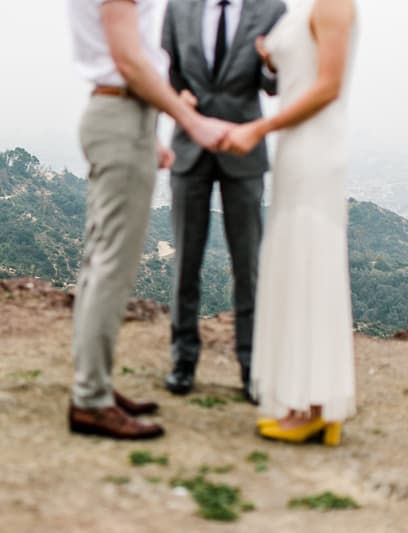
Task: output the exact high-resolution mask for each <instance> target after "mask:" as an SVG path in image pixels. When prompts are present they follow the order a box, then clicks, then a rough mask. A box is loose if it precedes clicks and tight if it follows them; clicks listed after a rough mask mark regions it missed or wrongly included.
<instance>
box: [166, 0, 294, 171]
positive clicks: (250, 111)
mask: <svg viewBox="0 0 408 533" xmlns="http://www.w3.org/2000/svg"><path fill="white" fill-rule="evenodd" d="M204 2H205V0H169V2H168V6H167V11H166V15H165V19H164V26H163V38H162V44H163V48H164V49H165V50H167V52H168V53H169V55H170V60H171V66H170V80H171V83H172V85H173V87H174V88H175V89H176V90H177V91H181V90H183V89H189V90H190V91H191V92H192V93H193V94H194V95H195V96H196V97H197V98H198V102H199V104H198V110H199V111H200V112H201V113H202V114H204V115H206V116H210V117H217V118H220V119H225V120H229V121H232V122H237V123H243V122H248V121H251V120H255V119H257V118H259V117H260V116H261V114H262V113H261V106H260V94H259V91H260V89H264V90H266V91H267V92H268V93H269V94H275V93H276V81H275V80H274V79H272V78H270V77H266V76H264V75H263V71H262V63H261V60H260V58H259V56H258V55H257V53H256V49H255V39H256V38H257V37H258V36H260V35H266V34H267V33H268V32H269V31H270V29H271V28H272V27H273V26H274V24H275V23H276V22H277V21H278V19H279V18H280V17H281V15H282V14H283V13H284V12H285V10H286V6H285V4H284V3H283V2H281V0H244V2H243V7H242V13H241V20H240V23H239V26H238V29H237V33H236V35H235V39H234V42H233V44H232V45H231V47H230V48H229V50H228V53H227V56H226V58H225V60H224V63H223V65H222V67H221V70H220V72H219V74H218V76H217V77H216V78H215V79H213V77H212V74H211V72H210V71H209V68H208V65H207V61H206V59H205V55H204V50H203V45H202V17H203V8H204ZM173 149H174V151H175V153H176V155H177V160H176V163H175V165H174V167H173V171H174V172H176V173H185V172H188V171H189V170H190V169H191V168H192V167H193V166H194V164H195V163H196V161H197V160H198V158H199V157H200V155H201V153H202V148H201V147H200V146H198V145H197V144H195V143H194V142H193V141H192V140H191V138H190V137H189V136H188V135H187V133H186V132H185V131H184V130H182V129H181V128H179V127H176V129H175V133H174V137H173ZM216 157H217V158H218V161H219V164H220V165H221V167H222V169H223V170H224V172H226V173H227V174H228V175H230V176H234V177H247V176H257V175H262V174H263V173H264V172H265V171H266V170H267V169H268V157H267V151H266V144H265V142H262V143H260V144H259V145H258V146H257V147H256V148H255V149H254V150H253V151H252V152H251V153H249V154H248V155H247V156H245V157H237V156H233V155H230V154H217V155H216Z"/></svg>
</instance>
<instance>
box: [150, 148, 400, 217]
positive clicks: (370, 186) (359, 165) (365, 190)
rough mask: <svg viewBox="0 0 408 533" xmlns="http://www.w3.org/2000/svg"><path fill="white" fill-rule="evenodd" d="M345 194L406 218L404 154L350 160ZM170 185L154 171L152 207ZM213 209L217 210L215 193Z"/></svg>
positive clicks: (165, 197) (166, 196)
mask: <svg viewBox="0 0 408 533" xmlns="http://www.w3.org/2000/svg"><path fill="white" fill-rule="evenodd" d="M270 179H271V177H270V176H266V180H265V185H266V187H265V203H268V198H269V184H270ZM347 195H348V196H349V197H351V198H355V199H356V200H359V201H369V202H374V203H375V204H377V205H380V206H381V207H384V208H386V209H389V210H390V211H393V212H395V213H398V214H399V215H401V216H403V217H405V218H408V157H407V158H406V159H405V158H404V159H403V158H402V157H401V158H400V159H395V160H393V161H391V160H389V161H384V160H383V159H382V158H380V157H379V156H378V157H376V156H375V155H373V154H372V153H370V156H369V157H366V158H361V157H359V158H358V160H355V161H352V164H351V171H350V175H349V178H348V180H347ZM170 196H171V193H170V185H169V176H168V173H167V172H160V173H159V174H158V179H157V185H156V190H155V194H154V200H153V207H154V208H158V207H161V206H165V205H169V204H170ZM213 208H214V209H215V210H219V209H220V200H219V197H218V194H215V195H214V199H213Z"/></svg>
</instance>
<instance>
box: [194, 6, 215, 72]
mask: <svg viewBox="0 0 408 533" xmlns="http://www.w3.org/2000/svg"><path fill="white" fill-rule="evenodd" d="M191 16H192V18H191V25H190V28H191V29H192V37H193V39H194V40H195V42H196V45H197V58H198V63H199V64H198V68H199V69H200V70H201V71H202V72H205V74H206V76H207V78H208V79H209V80H210V79H211V72H210V70H209V68H208V64H207V60H206V58H205V53H204V44H203V16H204V0H193V5H192V9H191Z"/></svg>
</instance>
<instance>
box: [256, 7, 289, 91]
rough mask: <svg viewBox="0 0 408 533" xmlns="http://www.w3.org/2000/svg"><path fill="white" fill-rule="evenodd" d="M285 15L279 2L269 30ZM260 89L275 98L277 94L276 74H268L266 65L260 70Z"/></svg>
mask: <svg viewBox="0 0 408 533" xmlns="http://www.w3.org/2000/svg"><path fill="white" fill-rule="evenodd" d="M285 13H286V5H285V4H284V3H283V2H279V3H278V6H277V8H276V10H275V13H274V17H273V20H272V23H271V25H270V29H272V28H273V27H274V26H275V24H276V23H277V22H278V20H279V19H280V18H281V17H282V15H284V14H285ZM260 79H261V84H260V85H261V89H263V90H264V91H265V92H266V94H268V95H269V96H275V95H277V94H278V74H274V73H273V72H270V71H269V70H268V68H267V67H266V65H263V66H262V70H261V76H260Z"/></svg>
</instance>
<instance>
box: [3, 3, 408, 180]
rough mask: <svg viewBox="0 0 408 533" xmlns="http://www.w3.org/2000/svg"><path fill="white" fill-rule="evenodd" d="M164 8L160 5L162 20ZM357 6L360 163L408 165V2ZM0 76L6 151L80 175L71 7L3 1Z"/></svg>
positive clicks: (354, 126) (81, 87)
mask: <svg viewBox="0 0 408 533" xmlns="http://www.w3.org/2000/svg"><path fill="white" fill-rule="evenodd" d="M83 1H86V0H83ZM164 3H165V0H157V4H158V14H160V11H162V8H163V5H164ZM358 5H359V11H360V41H359V51H358V57H357V65H356V69H355V74H354V79H353V87H352V102H351V104H352V105H351V111H352V113H351V133H352V141H353V153H354V158H355V157H356V154H357V157H361V158H365V157H371V156H375V157H376V158H380V159H384V160H385V161H387V160H392V159H393V158H402V157H405V154H406V157H407V158H408V141H407V138H408V135H407V125H408V105H407V101H406V100H407V98H408V68H407V64H408V60H407V56H408V29H407V21H408V2H407V0H386V1H385V0H381V1H380V0H358ZM157 31H159V30H158V27H157ZM0 72H1V84H0V150H4V149H8V148H13V147H15V146H22V147H24V148H26V149H27V150H29V151H30V152H32V153H34V154H35V155H37V156H38V157H39V158H40V159H41V161H43V162H44V163H45V164H49V165H52V166H53V167H55V168H56V169H60V168H62V167H64V166H68V167H69V168H70V169H72V170H73V171H75V172H77V173H82V172H83V168H84V167H83V162H82V159H81V155H80V150H79V148H78V145H77V140H76V128H77V123H78V118H79V116H80V113H81V110H82V109H83V107H84V105H85V102H86V99H87V95H88V93H89V87H88V86H87V85H86V84H84V83H83V82H81V81H80V80H79V79H78V77H77V75H76V72H75V71H74V69H73V67H72V61H71V50H70V35H69V28H68V21H67V17H66V1H65V0H36V1H35V2H33V0H18V1H7V2H6V0H0ZM272 109H273V106H272V107H271V110H272Z"/></svg>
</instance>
